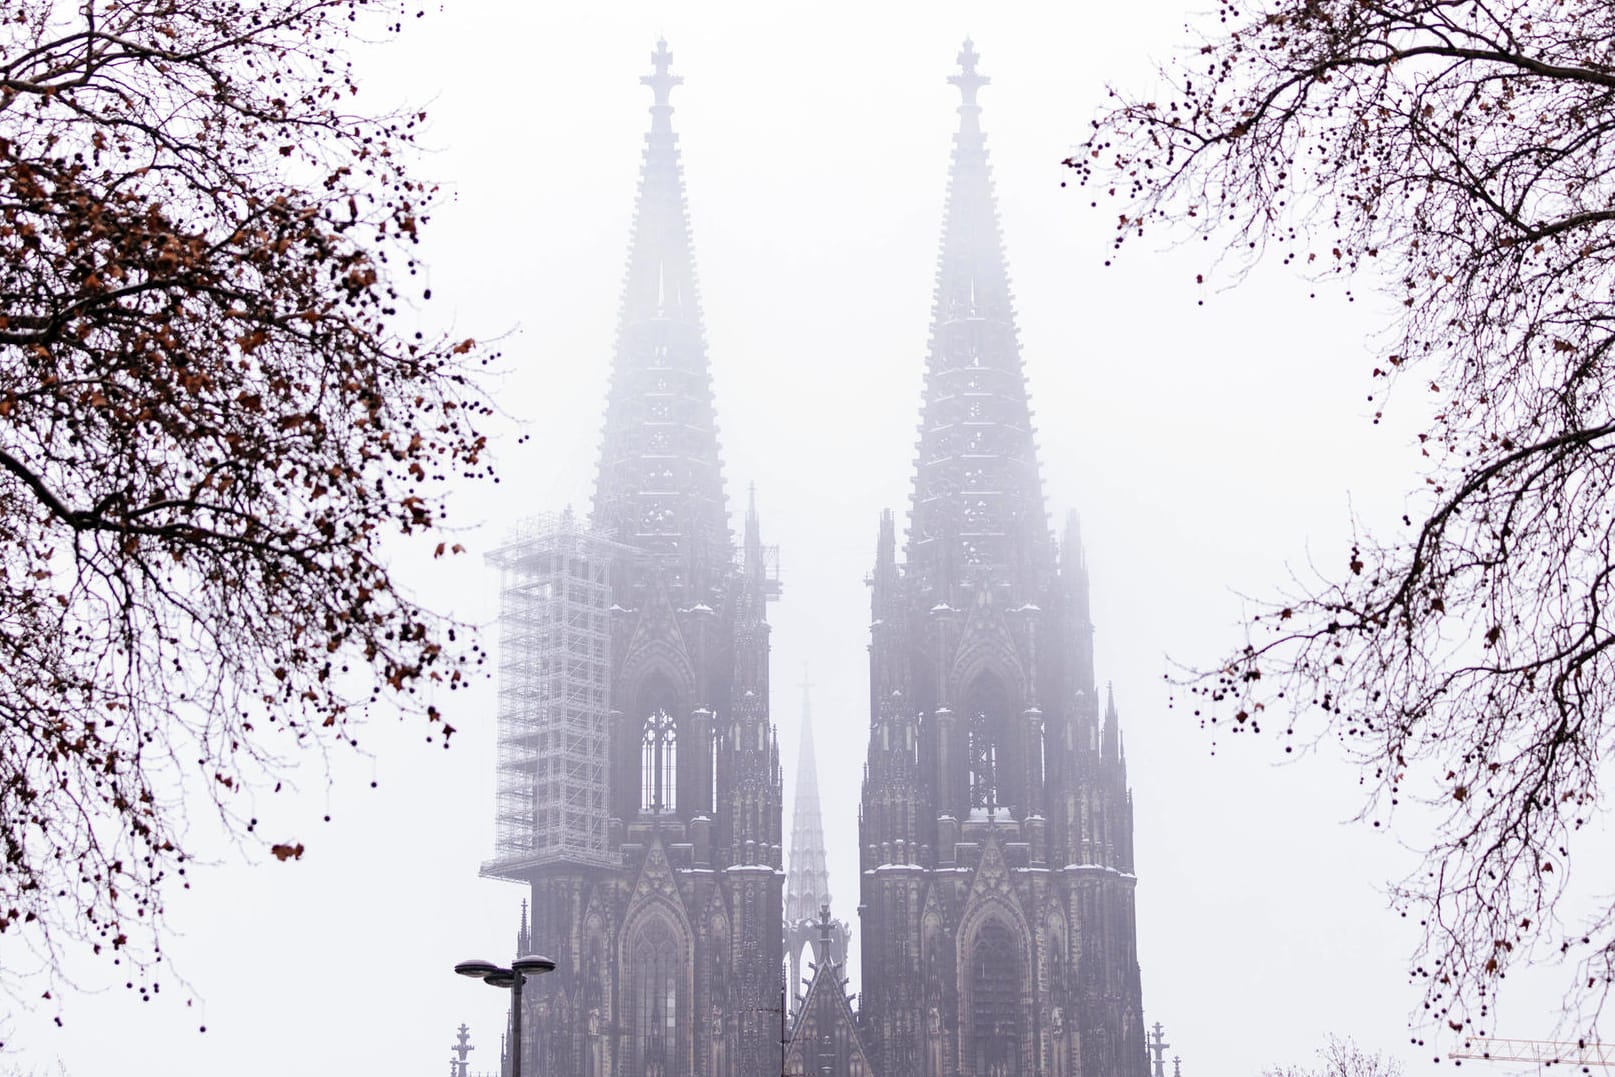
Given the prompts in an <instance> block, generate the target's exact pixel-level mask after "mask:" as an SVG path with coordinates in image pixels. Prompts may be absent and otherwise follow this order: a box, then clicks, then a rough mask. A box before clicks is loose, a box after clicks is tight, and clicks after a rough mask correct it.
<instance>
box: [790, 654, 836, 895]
mask: <svg viewBox="0 0 1615 1077" xmlns="http://www.w3.org/2000/svg"><path fill="white" fill-rule="evenodd" d="M811 692H812V686H811V685H809V684H807V683H806V678H805V677H804V683H803V685H802V735H801V738H800V740H799V742H798V747H797V754H796V803H795V806H794V807H793V808H792V811H791V855H790V870H789V873H788V875H787V876H786V883H785V920H786V922H787V923H793V924H794V923H799V922H805V921H809V920H812V919H814V918H815V917H817V916H818V915H819V910H820V908H821V907H828V906H829V904H830V871H829V868H828V867H827V866H826V864H825V850H824V824H823V821H822V819H821V817H820V813H819V774H818V768H817V766H816V763H815V760H814V753H813V715H812V709H811V708H812V700H811Z"/></svg>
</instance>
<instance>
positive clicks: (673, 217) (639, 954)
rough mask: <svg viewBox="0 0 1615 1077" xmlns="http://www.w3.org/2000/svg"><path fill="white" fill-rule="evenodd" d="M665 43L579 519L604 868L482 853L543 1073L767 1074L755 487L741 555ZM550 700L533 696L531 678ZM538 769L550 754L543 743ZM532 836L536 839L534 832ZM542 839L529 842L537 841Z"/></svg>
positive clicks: (769, 838)
mask: <svg viewBox="0 0 1615 1077" xmlns="http://www.w3.org/2000/svg"><path fill="white" fill-rule="evenodd" d="M671 59H672V57H671V55H670V54H669V53H668V51H667V48H666V44H665V42H664V43H661V44H660V45H659V47H658V49H657V51H656V53H655V54H654V55H653V62H654V64H655V72H654V74H652V75H649V76H647V77H646V78H644V79H643V80H642V81H643V82H645V84H646V85H648V86H649V87H650V88H651V89H652V91H653V92H654V94H655V103H654V104H653V106H652V108H651V118H652V119H651V130H650V133H649V134H648V135H647V136H646V140H645V151H644V157H643V167H642V172H641V176H640V183H639V193H638V210H637V213H636V216H635V221H634V231H633V239H632V244H631V248H630V253H629V265H628V273H627V278H626V281H625V284H624V295H623V304H622V315H621V321H620V324H619V329H618V337H617V346H616V358H615V363H614V366H613V370H612V377H611V388H610V392H609V394H608V402H607V409H606V426H605V433H604V438H603V443H602V450H601V457H600V469H599V475H598V482H597V485H596V490H595V499H594V508H593V514H592V517H591V520H590V525H591V527H592V528H593V529H594V531H595V532H596V533H599V534H602V535H606V536H609V537H610V539H611V540H612V542H613V543H614V544H615V546H616V547H619V550H618V552H617V553H615V554H614V555H613V558H612V561H611V564H610V566H609V569H608V573H609V580H610V603H611V604H610V617H611V627H610V638H609V643H608V644H607V646H608V649H609V654H608V655H607V656H606V657H607V669H608V670H609V685H610V687H609V697H608V698H609V715H610V716H609V723H610V736H609V752H608V756H609V765H608V766H606V767H603V768H601V770H602V772H601V773H599V774H597V775H595V776H594V779H593V780H595V781H598V782H600V783H602V784H603V785H604V786H606V787H607V789H608V793H607V798H606V802H607V804H608V805H609V815H610V820H609V823H608V826H609V848H610V850H611V852H612V857H611V862H610V863H608V864H605V865H601V864H598V863H577V862H568V861H567V860H565V859H564V858H562V859H557V858H555V857H550V858H548V859H547V860H545V862H543V863H529V862H526V861H513V860H506V861H500V860H495V861H493V862H490V863H489V864H488V865H486V866H485V873H486V874H489V875H494V876H497V877H501V878H511V879H515V880H517V881H520V882H524V883H526V884H527V885H528V886H529V887H530V890H531V910H530V921H529V923H527V924H525V925H524V928H523V932H522V937H521V938H520V939H519V945H520V946H521V947H522V948H523V949H525V948H526V947H527V946H528V945H529V944H532V945H533V946H534V947H535V948H536V949H538V950H540V951H542V952H543V953H545V954H546V955H548V956H550V957H552V958H554V959H555V961H556V966H557V967H556V970H555V972H553V973H551V974H549V975H546V976H542V977H539V978H537V979H535V980H534V981H533V982H532V983H531V984H530V985H529V986H528V989H527V992H526V995H525V1001H526V1002H527V1004H528V1005H529V1006H530V1007H531V1009H530V1011H529V1013H528V1015H527V1018H528V1019H527V1020H526V1021H524V1026H523V1027H524V1035H525V1036H526V1037H527V1039H528V1043H527V1045H526V1048H525V1052H524V1053H525V1059H526V1060H527V1061H525V1062H524V1068H525V1069H527V1071H528V1073H529V1074H532V1073H542V1074H544V1075H545V1077H628V1075H632V1077H695V1075H700V1077H753V1075H756V1077H761V1075H763V1074H772V1073H775V1072H777V1069H778V1058H779V1039H780V1034H779V1030H780V1021H781V1019H780V1002H781V973H780V970H781V967H782V962H783V941H782V939H781V936H780V923H781V919H782V916H783V901H782V890H783V881H784V873H783V871H782V863H781V836H780V825H781V823H780V811H781V806H780V799H781V793H780V767H779V747H778V744H777V742H776V737H775V731H774V727H773V724H772V722H771V721H770V718H769V709H768V699H769V677H768V668H769V628H768V621H767V617H766V605H767V602H768V600H769V599H770V598H772V597H773V596H774V595H775V594H776V593H777V591H778V580H777V577H776V574H775V573H774V572H773V570H772V565H773V564H775V561H774V559H773V557H772V551H771V550H769V549H767V548H765V547H764V546H763V544H762V541H761V536H760V528H759V524H758V519H757V514H756V508H755V503H753V505H752V507H751V509H750V511H749V512H748V515H747V519H746V526H745V535H744V539H743V542H742V544H741V547H740V549H739V550H736V549H735V546H734V542H733V539H732V537H731V532H730V528H729V506H728V502H727V498H726V496H725V492H724V486H723V478H722V473H721V461H720V458H719V451H718V435H717V422H716V416H715V408H714V401H713V393H712V385H711V377H710V374H709V370H708V363H707V356H706V344H705V339H704V332H703V329H702V322H701V312H700V305H699V296H698V290H697V287H696V281H695V270H694V258H693V254H692V249H691V244H690V235H689V224H688V218H687V211H686V207H685V196H684V186H683V177H682V174H681V170H680V164H679V153H678V144H677V138H676V136H675V135H674V133H673V129H672V121H671V117H672V111H673V110H672V107H671V105H670V104H669V95H670V92H671V90H672V89H673V87H674V86H675V85H677V83H678V82H679V81H680V80H679V79H678V78H677V77H676V76H674V75H672V74H671V73H670V71H669V66H670V63H671ZM534 698H535V701H536V702H535V704H534V705H535V706H543V705H544V702H543V690H539V691H535V692H534ZM538 755H539V758H538V762H537V766H536V770H535V771H534V774H533V780H534V781H536V782H543V781H544V780H545V775H546V773H547V772H546V769H545V768H546V766H547V765H548V763H550V762H554V761H555V760H557V759H559V758H561V756H560V753H559V752H557V753H553V756H552V757H546V756H545V754H544V752H543V751H542V749H540V751H539V753H538ZM540 838H542V835H540ZM537 844H539V845H542V844H543V843H542V841H541V840H540V841H539V842H538V843H537Z"/></svg>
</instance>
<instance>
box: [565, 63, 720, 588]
mask: <svg viewBox="0 0 1615 1077" xmlns="http://www.w3.org/2000/svg"><path fill="white" fill-rule="evenodd" d="M651 62H652V65H653V67H654V70H653V72H652V73H651V74H649V75H646V76H644V77H643V78H641V79H640V81H641V82H642V83H644V84H645V85H646V86H649V87H650V88H651V90H652V92H653V93H654V95H655V97H654V103H653V104H652V105H651V109H650V113H651V128H650V132H649V133H648V134H646V136H645V151H644V154H643V157H642V158H641V165H640V174H639V195H638V203H637V206H636V209H635V213H634V227H633V238H632V240H631V242H630V245H629V252H628V270H627V274H626V276H625V277H624V280H623V293H622V311H621V315H620V318H619V321H618V327H617V345H616V356H615V359H614V361H613V366H612V375H611V389H610V393H609V395H608V398H607V402H606V421H605V430H604V433H603V437H602V440H601V447H600V470H599V474H598V479H597V482H596V486H595V495H594V525H595V526H596V527H599V528H609V529H611V530H612V531H614V532H615V533H616V538H617V539H618V540H619V541H622V542H626V543H629V544H631V545H633V546H636V547H639V548H640V549H642V550H644V551H646V552H647V553H649V554H651V555H652V556H653V557H654V558H655V560H656V563H657V566H658V567H659V568H660V570H661V571H662V572H663V574H664V580H665V582H666V583H667V585H668V586H669V588H670V590H671V591H672V592H673V593H674V597H676V598H678V599H680V600H682V601H685V602H690V603H695V602H703V601H709V600H710V598H711V597H712V596H711V595H710V594H709V589H710V588H712V587H714V586H716V584H717V581H718V580H719V578H720V577H721V576H722V575H723V574H724V573H725V572H726V571H727V569H728V566H729V565H730V563H731V560H732V556H733V555H732V550H731V539H730V535H729V515H728V507H727V502H726V499H725V496H724V489H723V475H722V465H721V463H720V460H719V451H718V428H717V421H716V416H715V413H714V405H713V395H712V378H711V373H710V370H709V368H708V364H707V352H706V335H705V331H704V329H703V327H702V321H701V305H700V296H699V291H698V289H697V287H696V279H695V257H694V251H693V248H692V246H691V242H690V224H689V211H688V208H687V205H686V200H685V195H684V176H683V170H682V165H681V164H680V160H679V149H678V136H677V135H675V134H674V133H673V121H672V116H673V106H672V105H671V104H669V97H670V95H671V93H672V90H673V88H674V87H675V86H677V85H678V84H679V83H680V82H681V81H683V80H682V79H680V78H679V76H677V75H674V74H673V73H672V71H671V66H672V62H673V54H672V53H670V52H669V51H668V49H667V42H666V41H659V42H657V47H656V51H655V52H654V53H652V54H651Z"/></svg>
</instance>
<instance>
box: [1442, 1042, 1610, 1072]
mask: <svg viewBox="0 0 1615 1077" xmlns="http://www.w3.org/2000/svg"><path fill="white" fill-rule="evenodd" d="M1447 1057H1448V1058H1449V1059H1452V1060H1455V1061H1457V1060H1462V1059H1476V1060H1479V1061H1483V1062H1534V1063H1536V1064H1537V1065H1538V1066H1580V1067H1582V1068H1583V1069H1585V1068H1587V1067H1588V1066H1609V1067H1615V1044H1608V1043H1586V1042H1580V1043H1577V1042H1573V1041H1568V1040H1511V1039H1505V1038H1504V1037H1502V1036H1471V1037H1469V1038H1468V1039H1466V1040H1465V1041H1464V1045H1463V1047H1462V1048H1460V1049H1459V1050H1456V1051H1449V1052H1448V1053H1447Z"/></svg>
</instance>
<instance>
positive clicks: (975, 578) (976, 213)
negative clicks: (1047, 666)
mask: <svg viewBox="0 0 1615 1077" xmlns="http://www.w3.org/2000/svg"><path fill="white" fill-rule="evenodd" d="M977 59H978V57H977V55H976V50H975V46H974V45H972V44H971V42H970V41H968V40H966V41H965V43H964V48H963V50H962V51H961V52H960V53H959V68H960V70H959V73H958V74H956V75H953V76H951V77H950V78H949V80H948V81H950V82H951V83H953V84H954V85H955V86H957V87H958V88H959V92H960V95H961V97H962V101H961V103H960V105H959V130H958V133H956V134H955V135H954V138H953V160H952V166H951V169H950V172H949V179H948V198H947V209H946V214H945V219H944V223H943V227H942V247H941V253H940V255H939V256H938V259H937V277H936V291H935V295H934V299H933V306H932V321H931V338H930V350H929V355H928V357H927V359H926V366H925V390H924V400H923V403H922V405H921V420H920V441H919V447H918V454H917V458H916V461H915V473H914V492H913V501H912V505H911V507H910V525H909V537H908V551H907V562H908V572H909V579H910V580H911V581H912V582H913V583H914V584H915V585H917V586H918V588H919V591H920V593H921V594H928V595H931V596H933V597H934V600H935V601H937V602H950V601H953V600H954V599H956V598H958V597H960V594H961V588H969V589H973V588H974V587H976V586H979V585H980V584H981V583H982V581H984V580H986V579H988V578H991V579H993V580H995V581H998V582H999V583H1000V584H1008V585H1009V586H1010V588H1011V589H1012V592H1013V593H1015V595H1016V597H1019V596H1021V595H1025V594H1026V593H1028V592H1029V591H1030V590H1032V589H1033V588H1034V587H1035V585H1036V581H1037V580H1039V579H1041V578H1042V577H1043V574H1044V573H1046V572H1047V571H1048V569H1049V566H1050V564H1051V561H1052V550H1051V544H1050V541H1049V534H1048V516H1047V510H1046V509H1045V507H1044V503H1043V488H1042V481H1041V479H1040V477H1039V472H1038V464H1037V454H1036V446H1035V444H1034V441H1033V433H1032V412H1031V406H1030V401H1029V399H1028V394H1027V389H1026V381H1025V376H1024V373H1023V370H1022V366H1021V353H1020V343H1019V341H1018V339H1017V337H1016V330H1015V313H1014V307H1013V303H1012V300H1011V296H1010V285H1009V271H1008V269H1007V267H1006V264H1005V259H1004V245H1003V238H1002V236H1001V234H1000V232H999V228H998V211H997V205H996V201H995V197H994V194H993V183H992V172H991V169H990V168H989V166H988V161H987V139H986V136H985V135H984V134H983V133H982V130H981V106H980V105H978V104H977V103H976V97H977V94H978V93H979V91H980V90H981V88H982V87H983V86H985V85H987V83H988V79H987V78H986V76H984V75H982V74H981V73H980V72H978V71H977V70H976V61H977ZM953 604H955V605H957V604H959V603H958V602H953Z"/></svg>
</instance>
